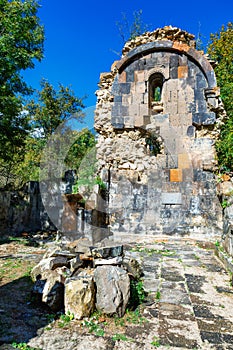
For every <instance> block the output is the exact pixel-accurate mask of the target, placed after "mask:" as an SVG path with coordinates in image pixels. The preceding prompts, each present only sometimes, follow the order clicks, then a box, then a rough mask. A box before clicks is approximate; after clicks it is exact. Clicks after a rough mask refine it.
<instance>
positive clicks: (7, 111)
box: [0, 0, 44, 177]
mask: <svg viewBox="0 0 233 350" xmlns="http://www.w3.org/2000/svg"><path fill="white" fill-rule="evenodd" d="M38 7H39V6H38V3H37V1H35V0H25V1H23V0H14V1H13V0H12V1H10V0H0V177H1V176H3V177H5V174H8V173H9V171H10V169H12V167H14V163H15V161H16V160H15V158H16V156H17V157H19V158H20V159H22V158H23V156H24V148H23V146H24V142H25V139H26V136H27V134H28V132H29V129H30V123H29V115H28V114H27V113H24V112H23V104H22V99H23V97H24V96H25V95H28V94H29V93H30V92H31V89H30V88H29V87H28V86H27V84H26V82H25V81H24V79H23V78H22V76H21V74H22V71H23V70H25V69H28V68H34V65H35V61H36V60H39V61H40V60H41V59H42V58H43V42H44V28H43V26H42V25H41V24H40V20H39V17H38V16H37V11H38Z"/></svg>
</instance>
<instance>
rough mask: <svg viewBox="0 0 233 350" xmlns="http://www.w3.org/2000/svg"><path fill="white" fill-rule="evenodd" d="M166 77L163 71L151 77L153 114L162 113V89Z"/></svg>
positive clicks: (151, 108)
mask: <svg viewBox="0 0 233 350" xmlns="http://www.w3.org/2000/svg"><path fill="white" fill-rule="evenodd" d="M163 82H164V77H163V75H162V74H161V73H154V74H152V75H151V76H150V78H149V109H150V111H151V114H157V113H161V112H162V110H163V108H162V89H163Z"/></svg>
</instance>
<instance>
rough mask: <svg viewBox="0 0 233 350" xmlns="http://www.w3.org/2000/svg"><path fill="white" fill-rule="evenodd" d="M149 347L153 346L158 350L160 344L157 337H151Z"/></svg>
mask: <svg viewBox="0 0 233 350" xmlns="http://www.w3.org/2000/svg"><path fill="white" fill-rule="evenodd" d="M151 345H153V346H155V347H156V348H158V347H159V346H160V345H161V344H160V341H159V338H157V337H153V340H152V342H151Z"/></svg>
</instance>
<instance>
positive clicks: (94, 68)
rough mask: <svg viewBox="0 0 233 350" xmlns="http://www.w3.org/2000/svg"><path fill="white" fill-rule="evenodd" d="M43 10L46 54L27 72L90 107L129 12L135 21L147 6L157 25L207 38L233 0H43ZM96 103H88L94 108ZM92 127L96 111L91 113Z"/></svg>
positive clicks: (149, 20) (147, 16) (33, 81)
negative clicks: (66, 89)
mask: <svg viewBox="0 0 233 350" xmlns="http://www.w3.org/2000/svg"><path fill="white" fill-rule="evenodd" d="M39 3H40V5H41V8H40V9H39V12H38V15H39V17H40V19H41V23H42V24H44V26H45V36H46V40H45V58H44V59H43V61H42V62H41V63H36V68H35V69H33V70H28V71H26V72H25V74H24V77H25V80H26V81H27V82H28V83H29V84H30V85H32V87H34V88H39V81H40V80H41V79H42V78H45V79H47V80H48V81H49V82H50V83H52V84H53V85H54V86H55V87H57V84H58V83H62V84H63V85H65V86H70V87H71V88H72V89H73V90H74V92H75V93H76V95H77V96H79V97H82V96H85V95H86V96H87V98H86V99H85V100H84V103H85V105H86V107H92V106H94V105H95V103H96V96H95V91H96V90H97V89H98V86H97V84H98V80H99V75H100V73H101V72H108V71H110V67H111V65H112V63H113V61H115V60H118V59H119V58H120V57H119V56H118V55H117V53H116V52H119V53H120V52H121V49H122V46H123V42H122V39H121V37H120V35H119V31H118V28H117V25H116V22H117V21H121V19H122V13H125V14H126V16H127V18H128V20H129V22H131V23H132V20H133V15H132V14H133V12H134V11H138V10H140V9H141V10H142V19H143V22H145V23H146V24H148V25H149V26H150V28H151V29H156V28H159V27H163V26H165V25H172V26H176V27H179V28H181V29H184V30H187V31H188V32H190V33H192V34H195V35H197V34H198V32H199V31H200V32H201V34H202V37H203V40H204V41H205V42H207V41H208V40H209V37H210V33H215V32H217V31H219V29H220V28H221V26H222V24H224V25H226V24H227V23H228V22H229V21H233V18H232V15H233V1H232V0H222V1H219V0H218V1H217V0H205V1H203V0H202V1H201V0H195V1H188V0H179V1H171V0H166V1H164V0H156V1H152V0H147V1H140V0H133V1H131V0H118V1H116V0H115V1H112V0H108V1H106V0H98V1H93V0H86V1H85V0H81V1H79V0H66V1H64V0H40V1H39ZM93 109H94V107H93V108H88V111H92V110H93ZM88 114H89V117H88V125H89V127H92V115H91V114H92V113H91V112H90V113H88Z"/></svg>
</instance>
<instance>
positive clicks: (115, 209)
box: [95, 26, 223, 235]
mask: <svg viewBox="0 0 233 350" xmlns="http://www.w3.org/2000/svg"><path fill="white" fill-rule="evenodd" d="M96 94H97V106H96V112H95V129H96V131H97V132H98V133H99V137H98V144H97V158H98V164H99V174H100V176H101V179H102V180H103V181H104V183H105V184H106V187H107V189H108V196H107V198H106V212H107V215H108V224H109V227H110V231H111V232H113V234H117V233H122V234H127V235H128V234H140V233H142V234H161V233H163V234H181V235H183V234H187V233H188V234H189V233H190V234H191V235H195V234H198V233H201V234H202V233H204V234H207V235H211V234H213V233H219V232H220V230H221V227H222V208H221V206H220V203H219V199H218V197H217V193H216V181H215V175H214V171H215V170H216V166H217V163H216V152H215V145H214V144H215V140H216V139H217V137H218V125H219V124H220V123H221V120H222V116H221V113H220V112H221V111H222V109H223V108H222V106H221V101H220V99H219V89H218V87H217V84H216V78H215V74H214V70H213V67H212V65H211V62H210V61H209V60H208V58H207V57H206V56H205V55H204V54H203V53H202V52H200V51H197V50H196V49H195V41H194V36H193V35H191V34H189V33H187V32H185V31H183V30H180V29H178V28H173V27H170V26H168V27H164V28H162V29H157V30H155V31H154V32H151V33H149V32H148V33H145V34H143V35H142V36H140V37H136V38H135V39H133V40H131V41H129V42H127V43H126V44H125V46H124V48H123V55H122V58H121V59H120V60H119V61H116V62H114V63H113V65H112V67H111V72H108V73H102V74H101V76H100V82H99V90H98V91H97V92H96ZM99 209H100V210H101V208H99Z"/></svg>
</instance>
